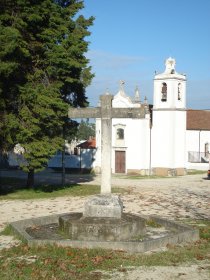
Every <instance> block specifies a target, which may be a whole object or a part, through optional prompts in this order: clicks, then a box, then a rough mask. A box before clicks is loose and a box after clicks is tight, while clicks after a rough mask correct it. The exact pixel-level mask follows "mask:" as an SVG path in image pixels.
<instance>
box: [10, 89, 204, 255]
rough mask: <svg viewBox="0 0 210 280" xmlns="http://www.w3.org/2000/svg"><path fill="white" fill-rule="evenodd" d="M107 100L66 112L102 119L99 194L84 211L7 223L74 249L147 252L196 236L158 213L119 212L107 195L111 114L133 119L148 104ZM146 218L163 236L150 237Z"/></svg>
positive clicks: (117, 202)
mask: <svg viewBox="0 0 210 280" xmlns="http://www.w3.org/2000/svg"><path fill="white" fill-rule="evenodd" d="M121 86H123V84H121ZM112 100H113V96H112V95H110V94H108V93H106V94H104V95H102V96H100V104H101V105H100V107H96V108H69V112H68V116H69V118H72V119H76V118H100V119H101V147H102V148H101V153H102V155H101V193H100V194H99V195H95V196H92V197H90V198H89V199H88V200H87V202H86V203H85V205H84V210H83V213H81V212H70V213H65V214H59V215H51V216H46V217H40V218H33V219H28V220H22V221H17V222H13V223H11V226H12V227H13V229H14V230H15V231H16V232H17V233H18V234H20V235H21V236H22V237H23V238H24V239H25V240H27V242H28V244H29V245H44V244H57V245H59V246H71V247H79V248H104V249H113V250H125V251H128V252H146V251H150V250H154V249H157V248H160V247H164V246H166V245H167V244H177V243H181V242H189V241H196V240H198V239H199V232H198V230H195V229H192V228H190V227H188V226H186V225H180V224H177V223H175V222H173V221H169V220H165V219H163V218H161V217H157V216H150V217H142V216H141V215H137V214H133V213H126V212H124V211H123V203H122V200H121V198H120V197H119V196H118V195H114V194H112V192H111V140H112V139H111V135H112V133H111V128H112V118H133V119H137V118H144V117H145V114H146V113H148V105H147V104H145V105H143V106H141V107H134V108H113V107H112ZM87 187H88V186H87ZM149 219H150V220H151V219H152V220H154V221H155V223H158V224H159V225H160V226H161V227H162V229H164V231H163V230H162V231H161V232H162V235H160V236H158V237H157V233H155V236H154V237H151V235H152V234H153V233H152V232H153V231H152V229H151V228H150V227H149V226H148V223H147V221H148V220H149ZM34 225H35V226H36V227H34ZM34 228H36V231H35V230H34ZM37 228H38V229H37ZM61 232H63V233H64V234H63V233H62V234H61ZM163 232H164V234H163ZM64 236H65V237H64Z"/></svg>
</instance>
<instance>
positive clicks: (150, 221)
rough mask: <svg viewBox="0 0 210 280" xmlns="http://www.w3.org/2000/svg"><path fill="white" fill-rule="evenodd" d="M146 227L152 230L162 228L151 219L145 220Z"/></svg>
mask: <svg viewBox="0 0 210 280" xmlns="http://www.w3.org/2000/svg"><path fill="white" fill-rule="evenodd" d="M146 225H147V226H149V227H153V228H160V227H162V226H161V225H160V224H158V223H157V222H156V221H155V220H153V219H148V220H146Z"/></svg>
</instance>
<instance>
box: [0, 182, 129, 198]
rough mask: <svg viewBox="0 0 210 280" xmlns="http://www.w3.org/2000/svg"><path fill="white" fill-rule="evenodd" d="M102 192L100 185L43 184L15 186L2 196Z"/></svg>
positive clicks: (47, 195) (56, 195) (48, 196)
mask: <svg viewBox="0 0 210 280" xmlns="http://www.w3.org/2000/svg"><path fill="white" fill-rule="evenodd" d="M112 192H113V193H122V192H124V190H123V189H122V188H116V187H115V188H112ZM99 193H100V186H95V185H79V184H78V185H77V184H75V185H66V186H65V187H61V186H50V185H42V186H41V187H37V188H34V189H25V188H22V189H21V188H17V189H16V188H14V189H13V191H11V192H9V193H7V194H5V195H1V196H0V200H3V199H44V198H55V197H61V196H89V195H94V194H99Z"/></svg>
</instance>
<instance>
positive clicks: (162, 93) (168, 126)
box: [151, 57, 186, 175]
mask: <svg viewBox="0 0 210 280" xmlns="http://www.w3.org/2000/svg"><path fill="white" fill-rule="evenodd" d="M175 65H176V61H175V59H174V58H171V57H169V58H168V59H167V60H166V61H165V71H164V72H163V73H161V74H156V75H155V77H154V96H153V126H152V156H151V158H152V168H153V173H155V174H159V175H183V174H184V173H185V155H186V153H185V134H186V76H185V75H183V74H179V73H177V72H176V70H175Z"/></svg>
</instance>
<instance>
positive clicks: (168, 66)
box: [165, 57, 176, 74]
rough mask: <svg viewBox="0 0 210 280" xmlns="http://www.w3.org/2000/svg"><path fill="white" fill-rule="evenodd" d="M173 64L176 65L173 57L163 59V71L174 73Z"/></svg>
mask: <svg viewBox="0 0 210 280" xmlns="http://www.w3.org/2000/svg"><path fill="white" fill-rule="evenodd" d="M175 65H176V60H175V59H174V58H171V57H169V58H168V59H166V61H165V66H166V69H165V73H167V74H175Z"/></svg>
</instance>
